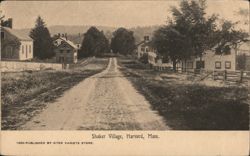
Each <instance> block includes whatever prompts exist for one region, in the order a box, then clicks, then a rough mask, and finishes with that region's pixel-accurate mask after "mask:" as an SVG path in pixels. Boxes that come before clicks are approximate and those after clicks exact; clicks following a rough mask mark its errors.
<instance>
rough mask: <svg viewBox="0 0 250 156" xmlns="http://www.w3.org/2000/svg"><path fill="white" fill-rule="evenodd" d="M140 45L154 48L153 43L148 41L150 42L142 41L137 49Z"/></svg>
mask: <svg viewBox="0 0 250 156" xmlns="http://www.w3.org/2000/svg"><path fill="white" fill-rule="evenodd" d="M139 45H142V46H151V47H152V41H148V42H146V41H141V42H140V43H138V44H137V45H136V47H138V46H139Z"/></svg>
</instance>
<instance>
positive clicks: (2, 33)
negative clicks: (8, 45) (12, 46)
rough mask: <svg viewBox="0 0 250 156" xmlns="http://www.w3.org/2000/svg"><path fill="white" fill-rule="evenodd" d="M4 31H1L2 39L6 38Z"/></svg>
mask: <svg viewBox="0 0 250 156" xmlns="http://www.w3.org/2000/svg"><path fill="white" fill-rule="evenodd" d="M4 37H5V36H4V32H3V31H1V40H4Z"/></svg>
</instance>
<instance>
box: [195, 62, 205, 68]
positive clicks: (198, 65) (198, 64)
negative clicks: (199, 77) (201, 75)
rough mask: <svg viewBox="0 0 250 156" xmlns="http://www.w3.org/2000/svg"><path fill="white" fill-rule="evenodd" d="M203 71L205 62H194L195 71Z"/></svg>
mask: <svg viewBox="0 0 250 156" xmlns="http://www.w3.org/2000/svg"><path fill="white" fill-rule="evenodd" d="M202 68H203V69H204V68H205V62H204V61H196V69H202Z"/></svg>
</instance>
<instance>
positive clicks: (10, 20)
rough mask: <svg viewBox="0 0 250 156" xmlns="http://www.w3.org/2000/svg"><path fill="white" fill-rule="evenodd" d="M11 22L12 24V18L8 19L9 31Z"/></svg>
mask: <svg viewBox="0 0 250 156" xmlns="http://www.w3.org/2000/svg"><path fill="white" fill-rule="evenodd" d="M12 22H13V20H12V18H9V19H8V27H9V28H11V29H12Z"/></svg>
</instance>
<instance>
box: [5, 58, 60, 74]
mask: <svg viewBox="0 0 250 156" xmlns="http://www.w3.org/2000/svg"><path fill="white" fill-rule="evenodd" d="M44 69H54V70H61V69H62V64H59V63H36V62H18V61H1V72H16V71H25V70H44Z"/></svg>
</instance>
